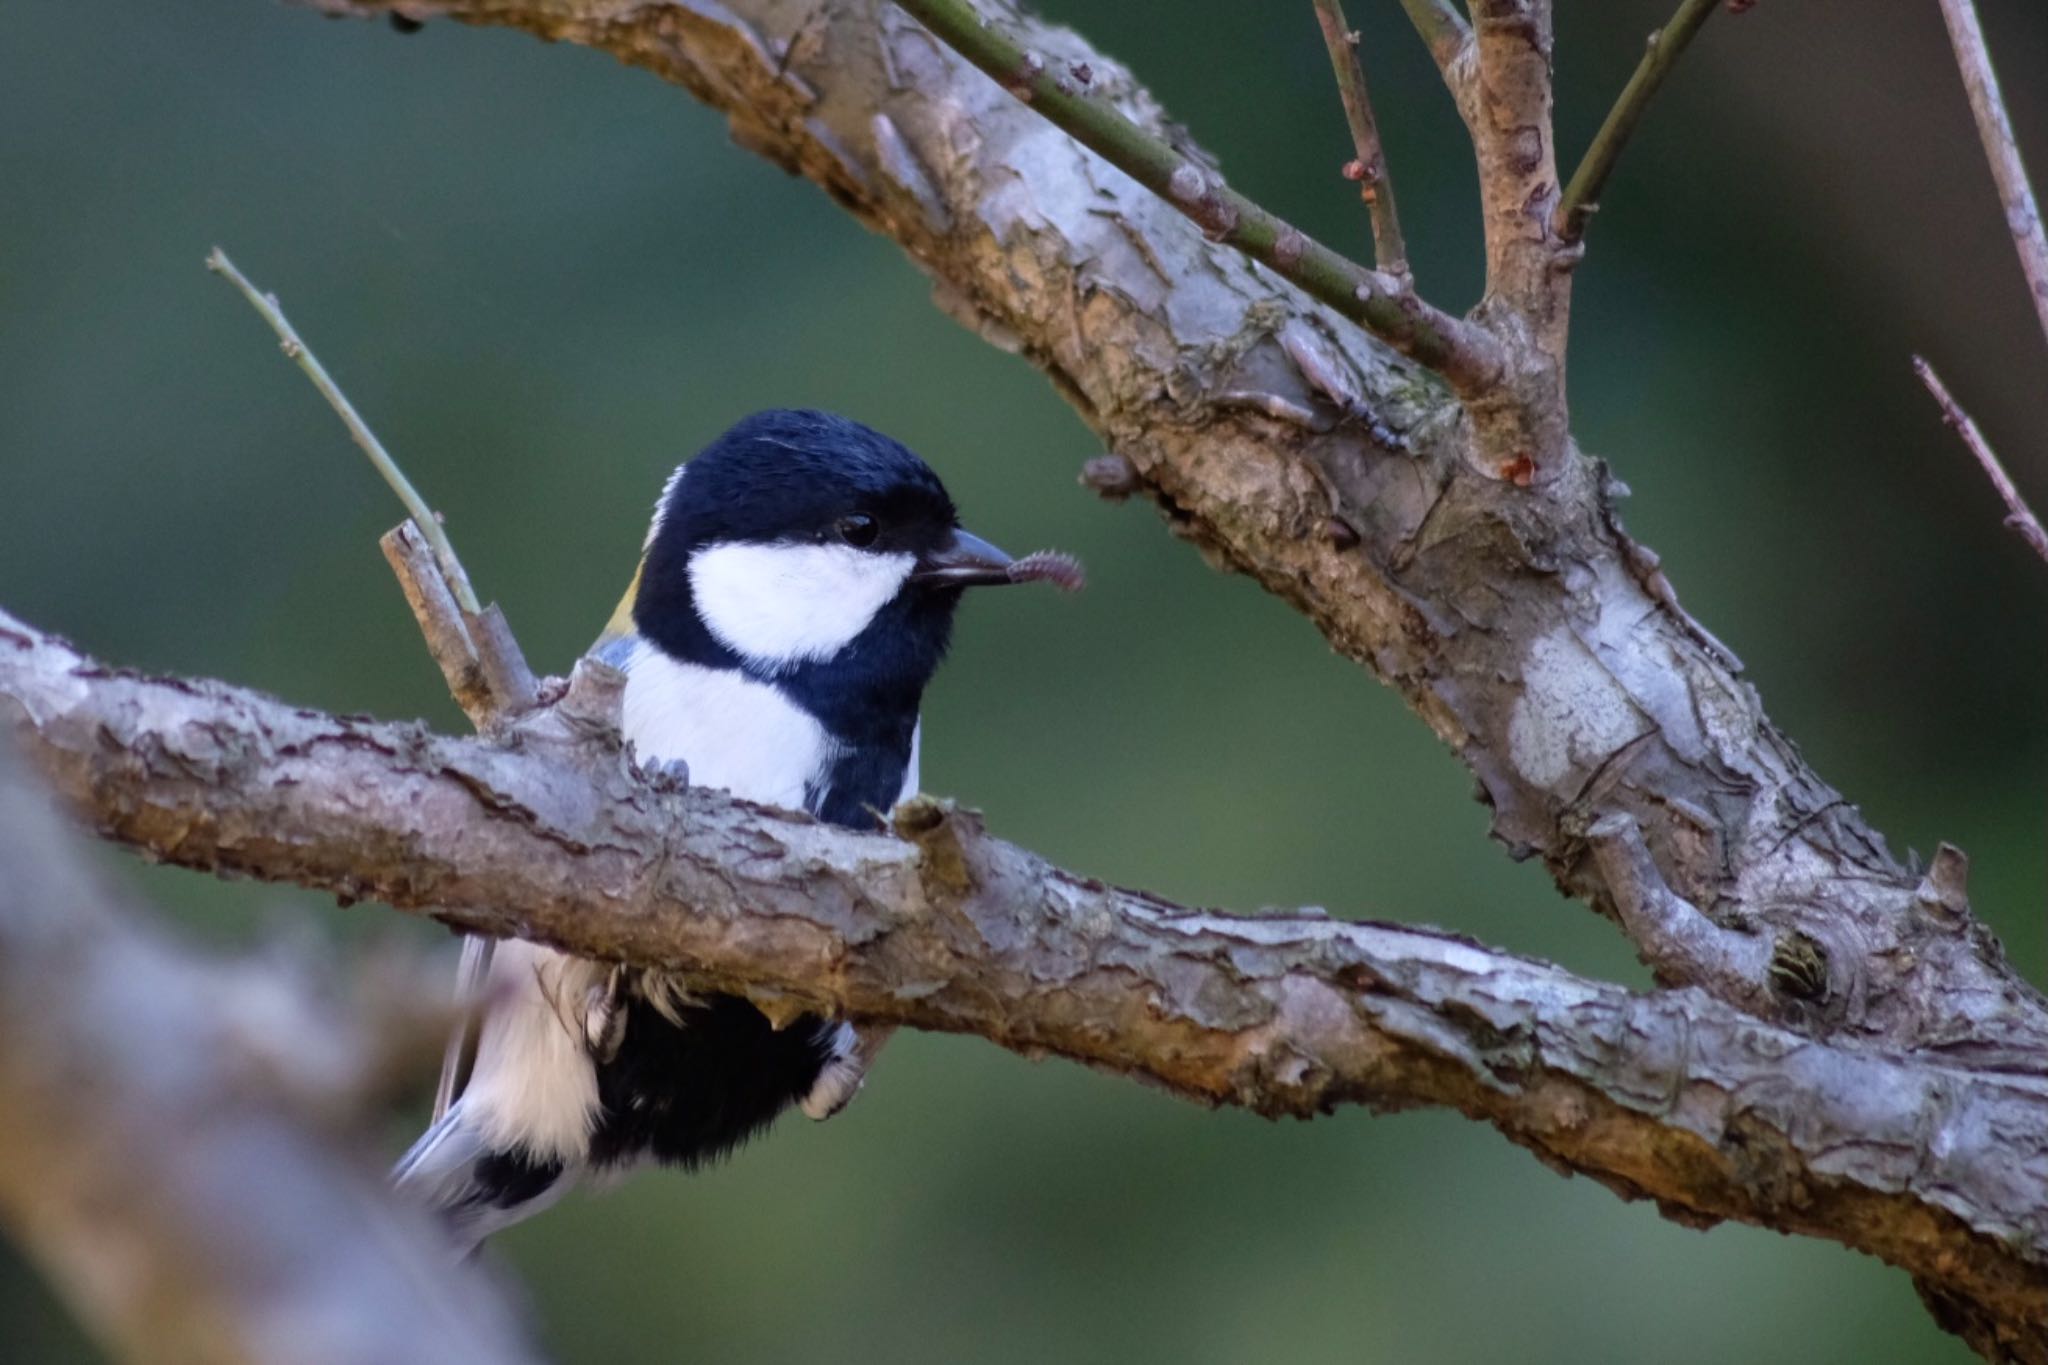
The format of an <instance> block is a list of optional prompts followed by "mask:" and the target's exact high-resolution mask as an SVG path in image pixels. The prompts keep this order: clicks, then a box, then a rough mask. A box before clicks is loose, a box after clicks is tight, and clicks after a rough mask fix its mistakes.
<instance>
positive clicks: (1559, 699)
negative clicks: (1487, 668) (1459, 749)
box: [1508, 627, 1648, 790]
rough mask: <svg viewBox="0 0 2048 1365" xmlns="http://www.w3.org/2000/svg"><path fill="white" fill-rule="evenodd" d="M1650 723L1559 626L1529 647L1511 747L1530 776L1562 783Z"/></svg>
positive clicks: (1545, 783) (1541, 782)
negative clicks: (1570, 775)
mask: <svg viewBox="0 0 2048 1365" xmlns="http://www.w3.org/2000/svg"><path fill="white" fill-rule="evenodd" d="M1647 724H1648V722H1647V721H1646V720H1645V719H1644V717H1643V714H1642V713H1641V712H1640V711H1639V710H1637V709H1636V706H1635V703H1634V702H1632V701H1630V700H1629V697H1628V694H1627V693H1626V692H1624V691H1622V689H1621V687H1620V685H1619V684H1617V683H1616V682H1615V681H1614V678H1613V675H1612V674H1610V673H1609V672H1608V671H1607V670H1606V669H1605V668H1604V667H1602V666H1601V664H1600V661H1599V660H1598V659H1595V658H1594V657H1593V655H1592V654H1591V653H1590V652H1588V651H1587V649H1586V648H1585V646H1584V645H1581V644H1580V643H1579V641H1578V637H1577V636H1575V635H1573V634H1572V633H1571V631H1570V630H1568V629H1565V628H1562V627H1560V628H1559V629H1557V630H1554V631H1552V632H1551V633H1550V634H1548V635H1545V636H1542V637H1540V638H1539V639H1538V640H1537V641H1536V642H1535V644H1534V645H1532V646H1531V647H1530V650H1529V656H1528V659H1527V661H1526V662H1525V663H1524V664H1523V665H1522V695H1521V696H1519V697H1517V698H1516V699H1515V704H1514V709H1513V712H1512V714H1511V715H1510V716H1509V718H1508V749H1509V756H1510V757H1511V758H1512V759H1513V761H1514V764H1515V767H1516V769H1517V770H1518V771H1519V772H1520V773H1521V774H1522V777H1523V779H1524V780H1525V781H1528V782H1530V783H1533V784H1534V785H1536V786H1539V787H1544V788H1549V789H1553V790H1554V789H1556V788H1557V787H1558V785H1559V784H1560V783H1561V782H1562V781H1563V780H1564V779H1565V778H1566V777H1567V776H1568V775H1569V774H1571V773H1572V772H1574V771H1590V770H1591V769H1593V768H1595V767H1597V766H1599V764H1600V763H1601V762H1602V761H1603V760H1605V759H1606V758H1607V756H1608V755H1609V754H1612V753H1613V752H1614V751H1615V750H1617V749H1620V748H1621V747H1622V746H1623V745H1625V744H1627V743H1628V742H1629V741H1630V740H1633V739H1635V738H1636V737H1637V736H1639V735H1641V734H1642V733H1643V731H1644V728H1645V727H1646V725H1647Z"/></svg>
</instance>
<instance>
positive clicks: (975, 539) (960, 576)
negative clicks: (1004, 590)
mask: <svg viewBox="0 0 2048 1365" xmlns="http://www.w3.org/2000/svg"><path fill="white" fill-rule="evenodd" d="M910 581H911V582H913V583H927V584H930V585H932V586H933V587H947V588H971V587H979V586H983V585H987V584H994V583H1008V582H1011V581H1012V580H1011V578H1010V557H1009V556H1008V555H1006V554H1004V553H1003V552H1002V551H1001V550H998V549H997V548H996V547H995V546H993V545H991V544H989V543H988V542H987V541H985V540H983V539H982V538H981V537H980V536H977V535H972V534H970V533H968V532H966V531H963V530H961V529H960V528H958V527H957V526H956V527H954V528H953V534H952V535H950V536H948V537H947V538H946V542H945V544H943V545H941V546H939V548H938V549H936V550H933V551H931V552H930V553H929V554H925V555H923V556H920V557H919V559H918V561H917V567H916V568H915V569H913V570H911V573H910Z"/></svg>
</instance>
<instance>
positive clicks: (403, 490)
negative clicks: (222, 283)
mask: <svg viewBox="0 0 2048 1365" xmlns="http://www.w3.org/2000/svg"><path fill="white" fill-rule="evenodd" d="M206 268H207V269H208V270H211V271H212V272H213V273H214V274H216V275H219V276H221V277H222V278H224V279H225V280H227V282H228V283H229V284H231V285H233V286H234V287H235V290H236V292H238V293H240V294H241V296H242V297H243V298H244V299H246V300H248V302H249V306H250V307H252V308H254V309H255V310H256V312H257V313H258V314H259V315H260V316H261V317H262V318H263V320H264V321H265V322H267V323H269V324H270V329H271V330H272V331H273V332H275V333H277V340H278V346H279V348H280V349H282V350H283V351H284V353H285V355H286V356H287V357H288V358H289V359H290V360H291V361H292V363H293V364H295V365H297V366H298V367H299V368H300V369H301V370H303V371H304V372H305V375H306V378H308V379H310V380H312V381H313V387H314V388H315V389H317V390H319V392H320V396H321V397H322V398H324V399H326V400H327V405H328V406H329V407H331V408H333V409H334V412H335V415H336V416H337V417H339V418H341V423H342V425H343V426H344V427H346V428H348V434H349V438H350V439H351V440H353V441H354V442H355V443H356V446H357V448H358V449H360V450H361V451H362V452H363V454H364V455H365V456H367V457H368V458H369V461H370V464H371V465H372V466H373V467H374V468H375V469H376V471H377V473H378V474H379V475H380V476H381V477H382V478H383V480H384V482H385V483H386V484H388V485H389V486H390V488H391V491H392V492H393V493H395V494H397V496H398V500H399V502H401V503H403V504H404V505H405V510H406V512H407V514H408V515H409V516H410V517H411V518H412V520H411V522H410V526H411V527H412V541H413V542H415V543H417V544H419V545H423V546H424V547H425V548H426V550H427V551H429V553H427V554H421V553H419V552H418V551H417V550H416V549H410V548H409V546H408V542H407V541H406V540H405V539H403V538H398V539H394V537H400V533H401V532H402V531H403V529H404V528H400V531H395V532H393V533H392V535H390V536H387V537H385V541H384V557H385V558H386V559H387V560H389V561H390V563H391V568H392V571H393V572H394V573H396V574H397V575H398V582H399V586H400V587H401V588H402V589H403V590H404V592H405V600H406V602H407V604H408V605H410V606H411V607H412V609H413V615H414V616H416V617H418V618H419V623H420V629H421V631H422V632H424V633H425V635H426V639H427V649H428V651H429V652H430V653H431V654H432V655H433V656H434V661H435V662H436V663H438V664H440V666H441V672H442V674H443V675H444V676H445V677H446V678H447V679H448V688H449V691H450V692H452V693H453V694H454V696H455V702H456V705H458V706H460V707H461V708H462V709H463V712H464V714H466V715H468V716H469V718H470V721H471V723H472V724H474V725H475V726H476V727H477V728H478V729H479V730H484V729H489V728H490V727H491V726H493V725H496V724H498V723H499V722H500V721H502V720H504V719H505V718H507V717H509V716H512V715H516V714H517V713H519V712H520V711H523V710H525V709H526V708H528V707H530V706H532V705H533V703H534V699H535V698H534V680H533V670H532V669H531V668H529V667H527V663H526V656H525V655H524V654H522V653H520V651H519V645H518V643H517V642H516V641H515V640H514V639H513V638H512V631H511V628H510V627H509V626H508V625H506V623H505V615H504V613H503V612H501V611H500V610H499V609H498V604H497V603H495V602H493V603H492V604H491V605H490V606H488V607H485V606H481V605H479V604H478V602H477V597H476V590H475V589H474V588H472V587H471V586H470V582H469V574H468V572H467V571H466V570H465V569H464V568H463V567H462V560H461V559H460V558H459V557H458V556H457V555H456V553H455V546H454V544H453V543H452V542H451V541H450V540H449V539H448V533H447V531H446V530H444V529H443V528H442V526H441V518H440V517H439V516H438V515H436V514H435V512H434V509H433V508H431V507H429V506H427V503H426V499H424V498H422V497H421V496H420V495H419V490H418V489H416V488H414V487H413V486H412V480H410V479H408V478H406V477H405V471H404V470H403V469H401V468H399V465H398V461H396V460H394V459H392V458H391V452H390V451H388V450H386V449H385V448H384V443H383V442H382V441H380V440H378V439H377V433H375V432H374V431H372V430H370V424H369V423H367V422H365V421H364V420H363V419H362V415H361V414H360V413H358V412H357V411H356V407H355V404H353V403H351V402H349V400H348V395H347V394H345V393H343V392H342V391H341V386H340V385H339V384H337V383H335V382H334V380H333V379H332V378H331V377H330V376H329V375H328V373H327V367H326V366H325V365H322V364H321V363H320V358H319V357H318V356H316V355H314V354H313V350H312V348H311V347H310V346H308V345H306V343H305V341H304V340H303V339H301V338H300V336H299V334H298V332H297V331H296V330H294V328H293V327H292V325H291V323H290V321H289V320H287V319H286V317H285V315H284V309H283V307H281V306H280V305H279V304H278V301H277V295H275V294H266V293H264V292H263V291H262V290H260V289H258V288H257V287H256V286H255V285H254V284H251V283H250V282H249V277H248V276H246V275H244V274H243V273H242V272H241V271H240V270H238V269H236V268H235V263H234V262H233V261H230V260H229V259H228V257H227V253H226V252H224V251H222V250H221V249H220V248H219V247H215V248H214V249H213V251H212V252H211V253H210V254H209V255H208V256H207V258H206ZM430 566H431V568H430ZM430 578H431V579H433V580H435V581H434V582H429V581H428V580H429V579H430Z"/></svg>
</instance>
